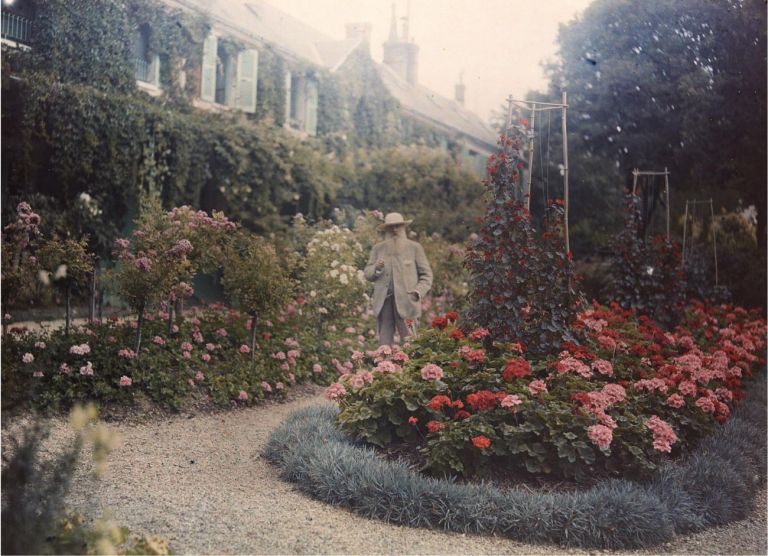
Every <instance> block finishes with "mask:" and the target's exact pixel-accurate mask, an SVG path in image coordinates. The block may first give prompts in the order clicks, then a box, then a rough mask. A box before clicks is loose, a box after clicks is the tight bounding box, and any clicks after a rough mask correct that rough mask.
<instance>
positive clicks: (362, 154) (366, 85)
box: [2, 0, 477, 255]
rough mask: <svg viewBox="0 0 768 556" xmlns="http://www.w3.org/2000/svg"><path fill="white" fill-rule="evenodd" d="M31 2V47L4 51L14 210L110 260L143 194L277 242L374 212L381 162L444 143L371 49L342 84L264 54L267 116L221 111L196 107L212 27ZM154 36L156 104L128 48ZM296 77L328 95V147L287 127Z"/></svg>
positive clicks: (68, 0)
mask: <svg viewBox="0 0 768 556" xmlns="http://www.w3.org/2000/svg"><path fill="white" fill-rule="evenodd" d="M34 4H36V6H35V8H36V9H35V14H36V15H35V20H34V29H35V35H34V43H33V45H32V49H31V50H29V51H26V52H23V51H7V50H5V49H4V56H3V66H4V67H3V69H4V72H3V82H2V94H3V103H2V112H3V113H2V117H3V123H4V125H3V129H2V131H3V137H2V139H3V141H2V150H3V152H2V155H3V157H2V158H3V180H2V182H3V199H4V203H3V210H4V212H6V211H7V209H8V208H9V207H13V206H14V205H15V202H16V201H17V200H21V199H27V200H29V199H35V201H36V203H37V205H38V206H40V207H41V209H42V208H44V207H50V209H51V210H52V211H53V212H55V213H56V215H57V216H56V217H55V218H51V219H49V223H50V225H51V226H57V227H58V228H60V229H61V230H69V231H70V232H72V233H75V234H82V233H87V234H88V235H89V236H90V238H91V243H92V247H93V248H94V249H95V250H97V252H99V253H100V254H102V255H107V254H108V253H109V251H110V249H111V244H112V241H113V239H114V238H115V237H116V236H117V235H118V234H119V233H120V231H121V228H122V227H123V226H124V225H125V224H126V222H127V221H128V220H129V219H130V217H131V215H132V213H133V211H134V210H135V206H136V203H137V199H138V197H139V195H140V193H141V192H152V193H156V194H157V195H159V196H160V197H161V198H162V200H163V202H164V204H166V205H167V206H171V205H179V204H190V205H193V206H196V207H200V208H203V209H207V210H209V209H214V208H215V209H221V210H226V211H227V213H228V215H229V216H231V217H233V218H235V219H237V220H240V221H242V222H243V223H244V224H245V225H247V226H249V227H250V228H252V229H254V230H257V231H271V230H275V229H278V228H280V227H281V226H283V225H285V224H286V223H287V222H288V221H289V219H290V217H291V216H292V215H293V214H295V213H296V212H302V213H303V214H305V215H307V216H308V217H309V218H310V219H316V218H321V217H324V216H328V215H329V214H330V212H331V211H332V209H333V207H334V206H335V203H336V202H337V201H342V200H343V201H345V202H346V201H350V200H353V199H359V202H360V203H364V202H365V201H366V199H365V198H367V197H369V195H368V194H366V195H364V196H361V195H358V194H356V193H355V192H354V189H355V188H356V187H357V188H359V187H361V186H360V185H359V184H360V183H361V182H363V181H364V173H365V172H370V171H371V162H370V161H371V160H378V161H382V160H386V157H385V156H383V155H381V154H377V153H378V151H379V150H380V149H387V148H391V147H394V146H396V145H401V144H412V143H416V144H420V145H426V146H429V147H435V146H438V145H440V144H441V139H440V138H439V137H438V136H436V135H435V134H434V133H432V132H431V131H430V130H428V129H426V128H420V127H419V126H417V125H415V124H413V123H411V122H408V121H404V120H403V118H402V117H401V114H400V112H399V109H398V106H397V104H396V102H395V101H394V99H393V98H392V97H391V96H390V95H388V93H387V92H386V89H385V88H384V86H383V84H382V83H381V82H380V80H379V78H378V75H377V73H376V69H375V67H374V66H373V62H372V61H371V59H370V57H369V56H368V55H367V54H366V53H365V52H364V51H362V50H359V51H357V52H355V53H353V54H352V55H351V57H350V58H349V59H348V60H347V62H346V63H345V64H344V68H342V70H341V71H339V72H337V73H334V74H330V73H329V72H327V71H326V70H324V69H321V68H315V67H311V66H309V65H308V64H304V63H302V62H300V61H297V60H289V59H285V58H284V57H282V56H280V55H278V54H277V53H276V52H274V50H273V49H271V48H270V47H268V46H266V47H265V46H262V47H259V70H258V89H257V106H256V111H255V113H254V114H244V113H242V112H239V111H232V112H226V111H225V112H221V113H214V112H207V111H201V110H198V109H196V108H194V107H193V106H192V100H193V99H195V98H197V97H198V96H199V91H200V64H201V58H202V42H203V40H204V38H205V36H206V35H207V34H208V32H209V31H210V28H211V22H210V21H209V20H207V19H206V18H205V17H202V16H199V15H195V14H191V13H187V12H182V11H179V10H175V9H171V8H168V7H167V6H165V5H163V4H161V3H159V2H156V1H154V0H125V1H121V0H100V1H99V2H98V3H94V2H92V1H90V0H47V1H45V2H35V3H34ZM141 25H147V26H148V28H149V35H148V55H149V56H154V55H157V56H159V58H160V61H161V76H160V82H161V83H162V85H163V94H162V95H161V96H160V97H157V98H153V97H150V96H149V95H147V94H145V93H144V92H142V91H140V90H138V89H137V86H136V80H135V59H134V53H133V51H132V48H131V47H132V40H133V36H134V33H135V31H136V29H138V28H139V27H140V26H141ZM223 44H224V45H225V47H226V48H227V49H229V50H231V51H232V53H236V52H237V51H238V50H240V49H242V48H246V45H242V44H240V43H239V42H238V41H237V40H236V39H234V38H231V37H228V38H224V39H223ZM286 71H291V72H293V73H294V74H299V75H303V76H307V77H311V78H312V79H314V80H315V81H316V82H317V83H318V90H319V98H318V137H316V138H304V139H303V140H300V139H298V138H297V137H295V136H294V135H292V134H290V133H287V132H286V131H284V130H283V129H282V126H283V124H284V123H285V122H284V119H285V112H286V105H285V103H286V88H285V74H286ZM442 142H443V143H444V140H443V141H442ZM441 160H442V162H441V163H440V164H439V165H438V166H437V167H438V168H443V170H442V171H444V172H445V173H446V176H445V179H443V181H442V182H441V183H443V184H444V189H447V190H448V191H450V190H451V186H452V184H454V183H456V182H457V181H460V182H461V184H460V185H456V188H458V189H462V188H466V186H467V185H466V183H465V182H466V180H465V179H464V178H461V179H459V178H457V176H458V175H459V174H457V173H456V172H455V171H454V169H452V168H451V163H450V160H448V159H441ZM413 162H414V164H416V162H417V161H416V160H415V159H414V160H413ZM438 171H440V170H438ZM438 179H442V178H438ZM462 180H463V181H462ZM470 181H472V182H473V183H475V184H476V183H477V180H476V179H475V180H470ZM342 189H343V190H344V191H343V195H340V192H341V190H342ZM83 194H86V195H87V196H86V197H83ZM426 202H427V203H428V202H429V201H426ZM361 206H362V204H361Z"/></svg>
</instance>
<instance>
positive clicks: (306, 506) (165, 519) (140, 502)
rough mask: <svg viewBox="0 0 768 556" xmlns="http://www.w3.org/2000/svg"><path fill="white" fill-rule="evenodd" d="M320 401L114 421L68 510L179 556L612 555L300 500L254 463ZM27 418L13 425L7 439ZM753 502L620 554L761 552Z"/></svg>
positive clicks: (301, 397) (62, 429) (313, 393)
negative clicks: (115, 439) (737, 515)
mask: <svg viewBox="0 0 768 556" xmlns="http://www.w3.org/2000/svg"><path fill="white" fill-rule="evenodd" d="M319 401H321V397H320V389H319V388H317V387H304V388H300V389H297V392H296V393H294V394H292V398H291V399H290V400H289V401H288V402H287V403H284V404H264V405H260V406H256V407H252V408H248V409H242V410H235V411H227V412H219V413H212V414H196V415H184V414H182V415H177V416H173V417H170V418H163V419H160V420H147V421H145V422H142V421H141V420H135V422H132V423H130V422H129V423H111V424H110V428H111V429H113V430H114V431H115V432H117V433H118V434H119V436H120V438H121V441H120V443H119V445H118V447H116V448H115V450H114V451H113V452H112V454H111V455H110V458H109V468H108V471H107V473H106V474H105V475H104V477H103V478H101V479H95V478H93V476H92V474H91V473H90V470H91V466H92V465H91V463H90V461H88V458H87V457H83V458H82V460H83V461H82V463H81V466H80V468H79V469H78V472H77V474H76V476H75V479H74V482H73V486H72V490H71V493H70V495H69V497H68V504H69V506H70V507H72V508H74V509H76V510H79V511H81V512H82V513H84V514H85V515H87V516H89V517H97V516H99V515H101V514H102V513H104V512H105V511H108V510H109V511H111V512H112V515H113V516H114V517H115V518H116V519H117V521H118V522H119V523H121V524H122V525H126V526H127V527H128V528H129V529H131V531H132V532H135V533H151V534H157V535H161V536H164V537H166V538H167V539H168V540H169V541H170V542H171V547H172V549H173V550H174V551H175V552H176V553H177V554H190V553H194V554H308V553H309V554H316V553H333V554H342V553H343V554H350V553H351V554H382V553H386V554H501V553H503V554H604V553H608V552H604V551H594V550H593V551H582V550H567V551H566V550H564V549H562V548H559V547H555V546H531V545H525V544H520V543H516V542H514V541H510V540H508V539H504V538H501V537H483V536H473V535H460V534H452V533H443V532H438V531H429V530H423V529H412V528H408V527H400V526H395V525H388V524H385V523H382V522H379V521H372V520H367V519H364V518H361V517H358V516H355V515H353V514H351V513H350V512H348V511H346V510H344V509H341V508H335V507H332V506H328V505H326V504H323V503H321V502H319V501H316V500H313V499H310V498H308V497H306V496H304V495H301V494H299V493H298V492H296V491H295V489H294V488H293V487H291V485H289V484H288V483H285V482H283V481H281V480H279V479H278V477H277V470H276V469H275V468H274V467H272V466H271V465H269V464H268V463H267V462H266V461H263V460H262V459H261V458H260V456H259V454H260V453H261V451H262V449H263V447H264V444H265V443H266V441H267V438H268V435H269V433H270V432H271V431H272V430H273V429H274V428H275V427H277V425H279V424H280V422H281V421H282V420H283V419H284V418H285V417H286V416H287V415H288V414H289V413H290V412H292V411H294V410H296V409H299V408H302V407H306V406H309V405H312V404H316V403H318V402H319ZM23 421H24V419H19V418H15V419H13V421H12V422H10V423H8V422H7V421H6V422H5V423H3V428H4V429H5V430H4V432H7V431H8V430H13V429H15V428H16V427H18V426H19V425H20V424H21V423H22V422H23ZM68 437H69V432H68V430H67V427H66V423H65V421H64V420H63V419H61V418H57V419H53V420H52V434H51V437H50V439H49V441H48V443H47V444H46V448H47V449H49V450H52V451H55V450H56V447H57V446H58V445H61V444H62V443H63V442H65V441H66V440H67V438H68ZM4 438H7V437H5V436H4ZM4 447H5V445H4ZM757 496H758V498H759V500H758V503H757V506H756V508H755V510H754V511H753V512H752V513H751V514H750V516H749V517H748V518H747V519H745V520H742V521H738V522H735V523H731V524H729V525H727V526H724V527H718V528H712V529H709V530H706V531H703V532H701V533H696V534H693V535H688V536H680V537H676V538H675V539H674V540H673V541H672V542H671V543H668V544H665V545H662V546H659V547H657V548H656V549H653V550H645V551H628V552H623V553H624V554H657V553H672V554H766V552H767V551H768V550H767V548H766V492H765V490H764V489H763V490H761V491H760V492H759V493H757Z"/></svg>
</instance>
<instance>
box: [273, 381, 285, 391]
mask: <svg viewBox="0 0 768 556" xmlns="http://www.w3.org/2000/svg"><path fill="white" fill-rule="evenodd" d="M283 388H285V385H284V384H283V383H282V382H277V383H275V389H277V390H282V389H283Z"/></svg>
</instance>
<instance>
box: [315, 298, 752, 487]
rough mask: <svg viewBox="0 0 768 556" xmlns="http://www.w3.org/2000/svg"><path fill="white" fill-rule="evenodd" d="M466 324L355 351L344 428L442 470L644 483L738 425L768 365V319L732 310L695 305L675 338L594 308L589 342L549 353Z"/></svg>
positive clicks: (587, 324)
mask: <svg viewBox="0 0 768 556" xmlns="http://www.w3.org/2000/svg"><path fill="white" fill-rule="evenodd" d="M457 318H458V315H456V314H447V315H446V316H443V317H439V318H437V319H435V320H434V321H433V323H432V329H431V330H427V331H425V332H423V333H422V334H420V335H419V336H418V337H417V338H415V339H414V340H413V341H412V342H411V343H410V345H409V346H408V347H407V348H406V349H405V351H402V350H400V349H397V348H388V347H382V348H379V349H378V350H376V351H373V352H367V353H362V352H357V353H354V354H352V360H353V361H354V362H355V368H353V369H350V370H349V372H346V373H345V374H343V375H342V376H341V377H340V380H339V382H338V383H337V384H334V385H332V386H330V387H329V389H328V390H327V395H328V397H329V398H331V399H336V400H338V401H339V405H340V413H339V423H340V425H341V427H342V428H343V429H344V430H345V431H346V432H348V433H349V434H351V435H353V436H354V437H356V438H359V439H362V440H365V441H367V442H371V443H373V444H376V445H379V446H382V447H387V448H389V447H391V446H392V445H396V444H398V443H401V442H404V443H405V444H406V445H407V446H409V447H410V449H411V450H418V451H419V452H421V454H422V456H423V457H424V459H425V463H424V466H425V468H426V469H427V470H429V471H431V472H432V473H438V474H464V475H473V474H483V475H487V474H488V473H489V472H491V471H492V470H493V469H495V468H497V467H499V466H501V467H504V468H506V469H515V470H517V471H518V472H521V473H529V474H535V475H552V476H555V477H569V478H571V477H572V478H575V479H576V480H579V481H581V480H585V479H588V478H593V477H595V476H601V475H606V476H611V475H622V476H627V475H629V476H645V475H648V474H649V473H650V472H651V471H653V470H654V469H655V468H656V467H657V466H658V464H659V463H662V462H663V461H664V456H665V454H670V455H672V456H677V455H679V454H681V453H685V452H686V451H688V450H689V449H690V448H691V447H692V446H693V445H695V443H696V442H697V441H698V440H699V439H700V438H702V436H704V435H705V434H706V433H708V432H710V431H711V430H712V429H713V428H714V427H715V426H716V424H717V423H724V422H726V420H727V417H728V416H729V414H730V412H731V409H732V407H733V406H734V404H735V403H736V402H738V400H740V399H741V398H742V396H743V389H742V376H746V377H748V376H750V375H751V373H752V371H753V370H754V369H755V368H756V365H757V364H764V361H765V360H764V359H763V358H762V352H763V350H764V348H765V345H766V344H765V322H764V321H763V320H762V319H760V318H759V317H758V315H757V314H756V313H754V312H753V313H748V312H747V311H745V310H743V309H741V308H738V307H736V308H734V307H732V306H727V305H723V306H717V307H715V306H711V305H703V304H696V305H691V306H689V307H688V308H687V310H686V312H685V313H684V317H683V319H682V321H681V324H680V326H679V327H678V328H677V329H676V330H675V331H674V332H672V333H670V332H664V330H663V329H661V328H660V327H659V326H658V325H657V324H655V323H654V322H653V321H651V320H650V319H648V318H647V317H644V316H640V317H638V316H636V314H635V313H634V312H632V311H631V310H622V309H621V308H620V307H619V306H618V305H614V306H612V307H611V308H608V307H602V306H595V307H594V308H590V309H588V310H586V311H583V312H582V313H579V315H578V319H577V322H576V324H575V325H574V328H575V329H578V330H580V331H581V333H582V334H583V335H584V337H585V342H584V343H583V344H575V343H573V342H568V341H566V342H563V344H562V346H561V351H560V353H559V354H557V355H549V356H544V357H537V356H531V355H529V354H527V353H525V352H524V348H523V346H522V345H521V344H520V343H500V342H495V343H494V344H493V349H492V350H486V349H485V348H484V344H483V342H484V341H485V340H486V339H487V337H488V335H489V332H488V331H487V330H486V329H483V328H477V329H474V330H472V331H471V332H470V331H467V332H464V331H463V330H462V328H461V327H460V326H458V324H459V323H457Z"/></svg>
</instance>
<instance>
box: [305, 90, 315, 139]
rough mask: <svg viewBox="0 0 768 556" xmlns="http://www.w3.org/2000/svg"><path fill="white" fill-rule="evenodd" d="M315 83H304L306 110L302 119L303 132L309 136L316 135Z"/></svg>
mask: <svg viewBox="0 0 768 556" xmlns="http://www.w3.org/2000/svg"><path fill="white" fill-rule="evenodd" d="M317 97H318V94H317V81H315V80H314V79H311V78H309V79H307V82H306V108H305V117H304V131H306V132H307V133H308V134H309V135H315V134H317Z"/></svg>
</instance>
